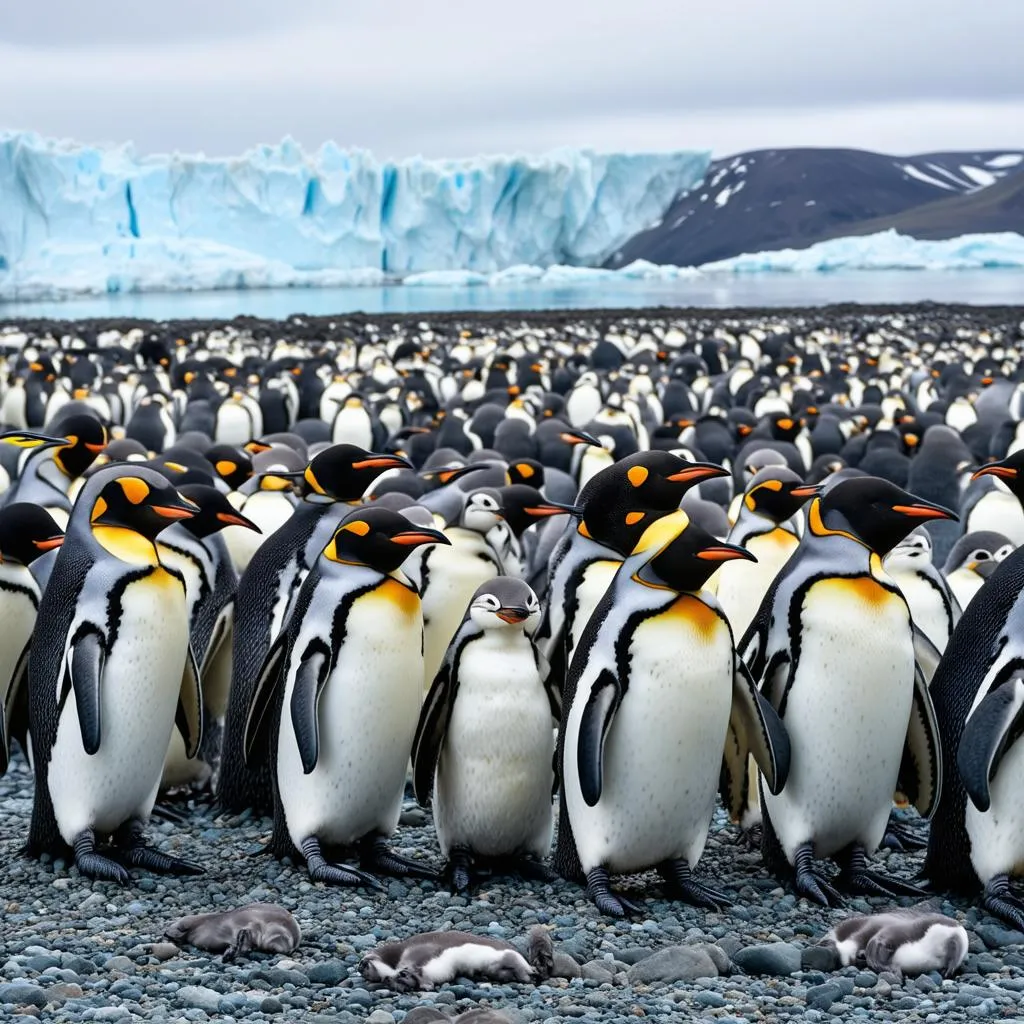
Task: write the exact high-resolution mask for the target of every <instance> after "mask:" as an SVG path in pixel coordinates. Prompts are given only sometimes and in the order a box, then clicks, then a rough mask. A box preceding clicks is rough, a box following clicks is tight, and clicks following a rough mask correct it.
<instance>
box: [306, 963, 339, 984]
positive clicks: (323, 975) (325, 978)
mask: <svg viewBox="0 0 1024 1024" xmlns="http://www.w3.org/2000/svg"><path fill="white" fill-rule="evenodd" d="M347 975H348V968H347V967H346V966H345V965H344V964H343V963H342V962H341V961H340V960H325V961H324V962H323V963H319V964H314V965H313V966H312V967H311V968H310V969H309V980H310V981H311V982H313V984H314V985H327V986H329V987H330V986H333V985H337V984H338V982H339V981H341V979H342V978H344V977H347Z"/></svg>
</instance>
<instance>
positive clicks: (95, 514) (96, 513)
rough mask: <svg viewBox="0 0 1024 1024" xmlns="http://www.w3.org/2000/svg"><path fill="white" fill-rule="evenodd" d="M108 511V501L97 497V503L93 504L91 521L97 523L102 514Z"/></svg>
mask: <svg viewBox="0 0 1024 1024" xmlns="http://www.w3.org/2000/svg"><path fill="white" fill-rule="evenodd" d="M106 511H107V503H106V501H104V500H103V498H97V499H96V504H95V505H93V507H92V513H91V514H90V516H89V522H91V523H95V522H96V520H97V519H99V518H100V516H102V515H103V513H104V512H106Z"/></svg>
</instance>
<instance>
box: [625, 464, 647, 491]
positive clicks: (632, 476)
mask: <svg viewBox="0 0 1024 1024" xmlns="http://www.w3.org/2000/svg"><path fill="white" fill-rule="evenodd" d="M649 476H650V473H649V472H648V471H647V469H646V468H645V467H644V466H631V467H630V469H629V472H628V473H626V479H627V480H628V481H629V482H630V483H631V484H632V485H633V486H634V487H639V486H640V485H641V484H642V483H643V482H644V481H645V480H646V479H647V478H648V477H649Z"/></svg>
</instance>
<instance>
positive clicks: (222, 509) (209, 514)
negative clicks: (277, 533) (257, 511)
mask: <svg viewBox="0 0 1024 1024" xmlns="http://www.w3.org/2000/svg"><path fill="white" fill-rule="evenodd" d="M178 493H179V494H180V495H181V496H182V497H183V498H187V499H188V500H189V501H191V502H192V503H193V504H195V505H197V506H198V507H199V511H198V512H197V513H196V514H195V515H194V516H193V517H192V518H191V519H187V520H186V521H185V523H184V526H185V529H186V530H188V532H189V533H191V534H192V536H193V537H198V538H199V539H200V540H202V539H203V538H204V537H209V536H211V535H212V534H214V533H217V532H218V531H220V530H223V529H224V527H225V526H244V527H245V528H246V529H247V530H255V531H256V533H262V532H263V531H262V530H261V529H260V528H259V527H258V526H257V525H256V524H255V523H254V522H253V521H252V520H251V519H247V518H246V517H245V516H243V515H242V514H241V513H240V512H239V511H238V510H237V509H236V508H235V507H234V505H232V504H231V502H230V501H228V499H227V496H226V495H224V494H222V493H221V492H220V491H218V490H217V488H216V487H213V486H211V485H210V484H192V483H189V484H182V485H180V486H179V487H178Z"/></svg>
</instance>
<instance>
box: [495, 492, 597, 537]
mask: <svg viewBox="0 0 1024 1024" xmlns="http://www.w3.org/2000/svg"><path fill="white" fill-rule="evenodd" d="M498 494H499V500H500V502H501V514H502V516H503V517H504V519H505V522H506V523H508V525H509V529H510V530H511V531H512V532H513V533H514V534H515V535H516V536H517V537H519V536H522V534H523V533H524V532H525V531H526V530H527V529H528V528H529V527H531V526H533V524H534V523H539V522H540V521H541V520H542V519H547V518H548V517H550V516H562V515H566V514H568V513H570V512H578V509H577V508H576V506H575V505H561V504H559V503H558V502H556V501H548V500H547V498H545V497H544V495H543V494H541V493H540V491H538V490H537V488H536V487H530V486H529V485H528V484H510V485H509V486H508V487H501V488H499V489H498Z"/></svg>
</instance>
